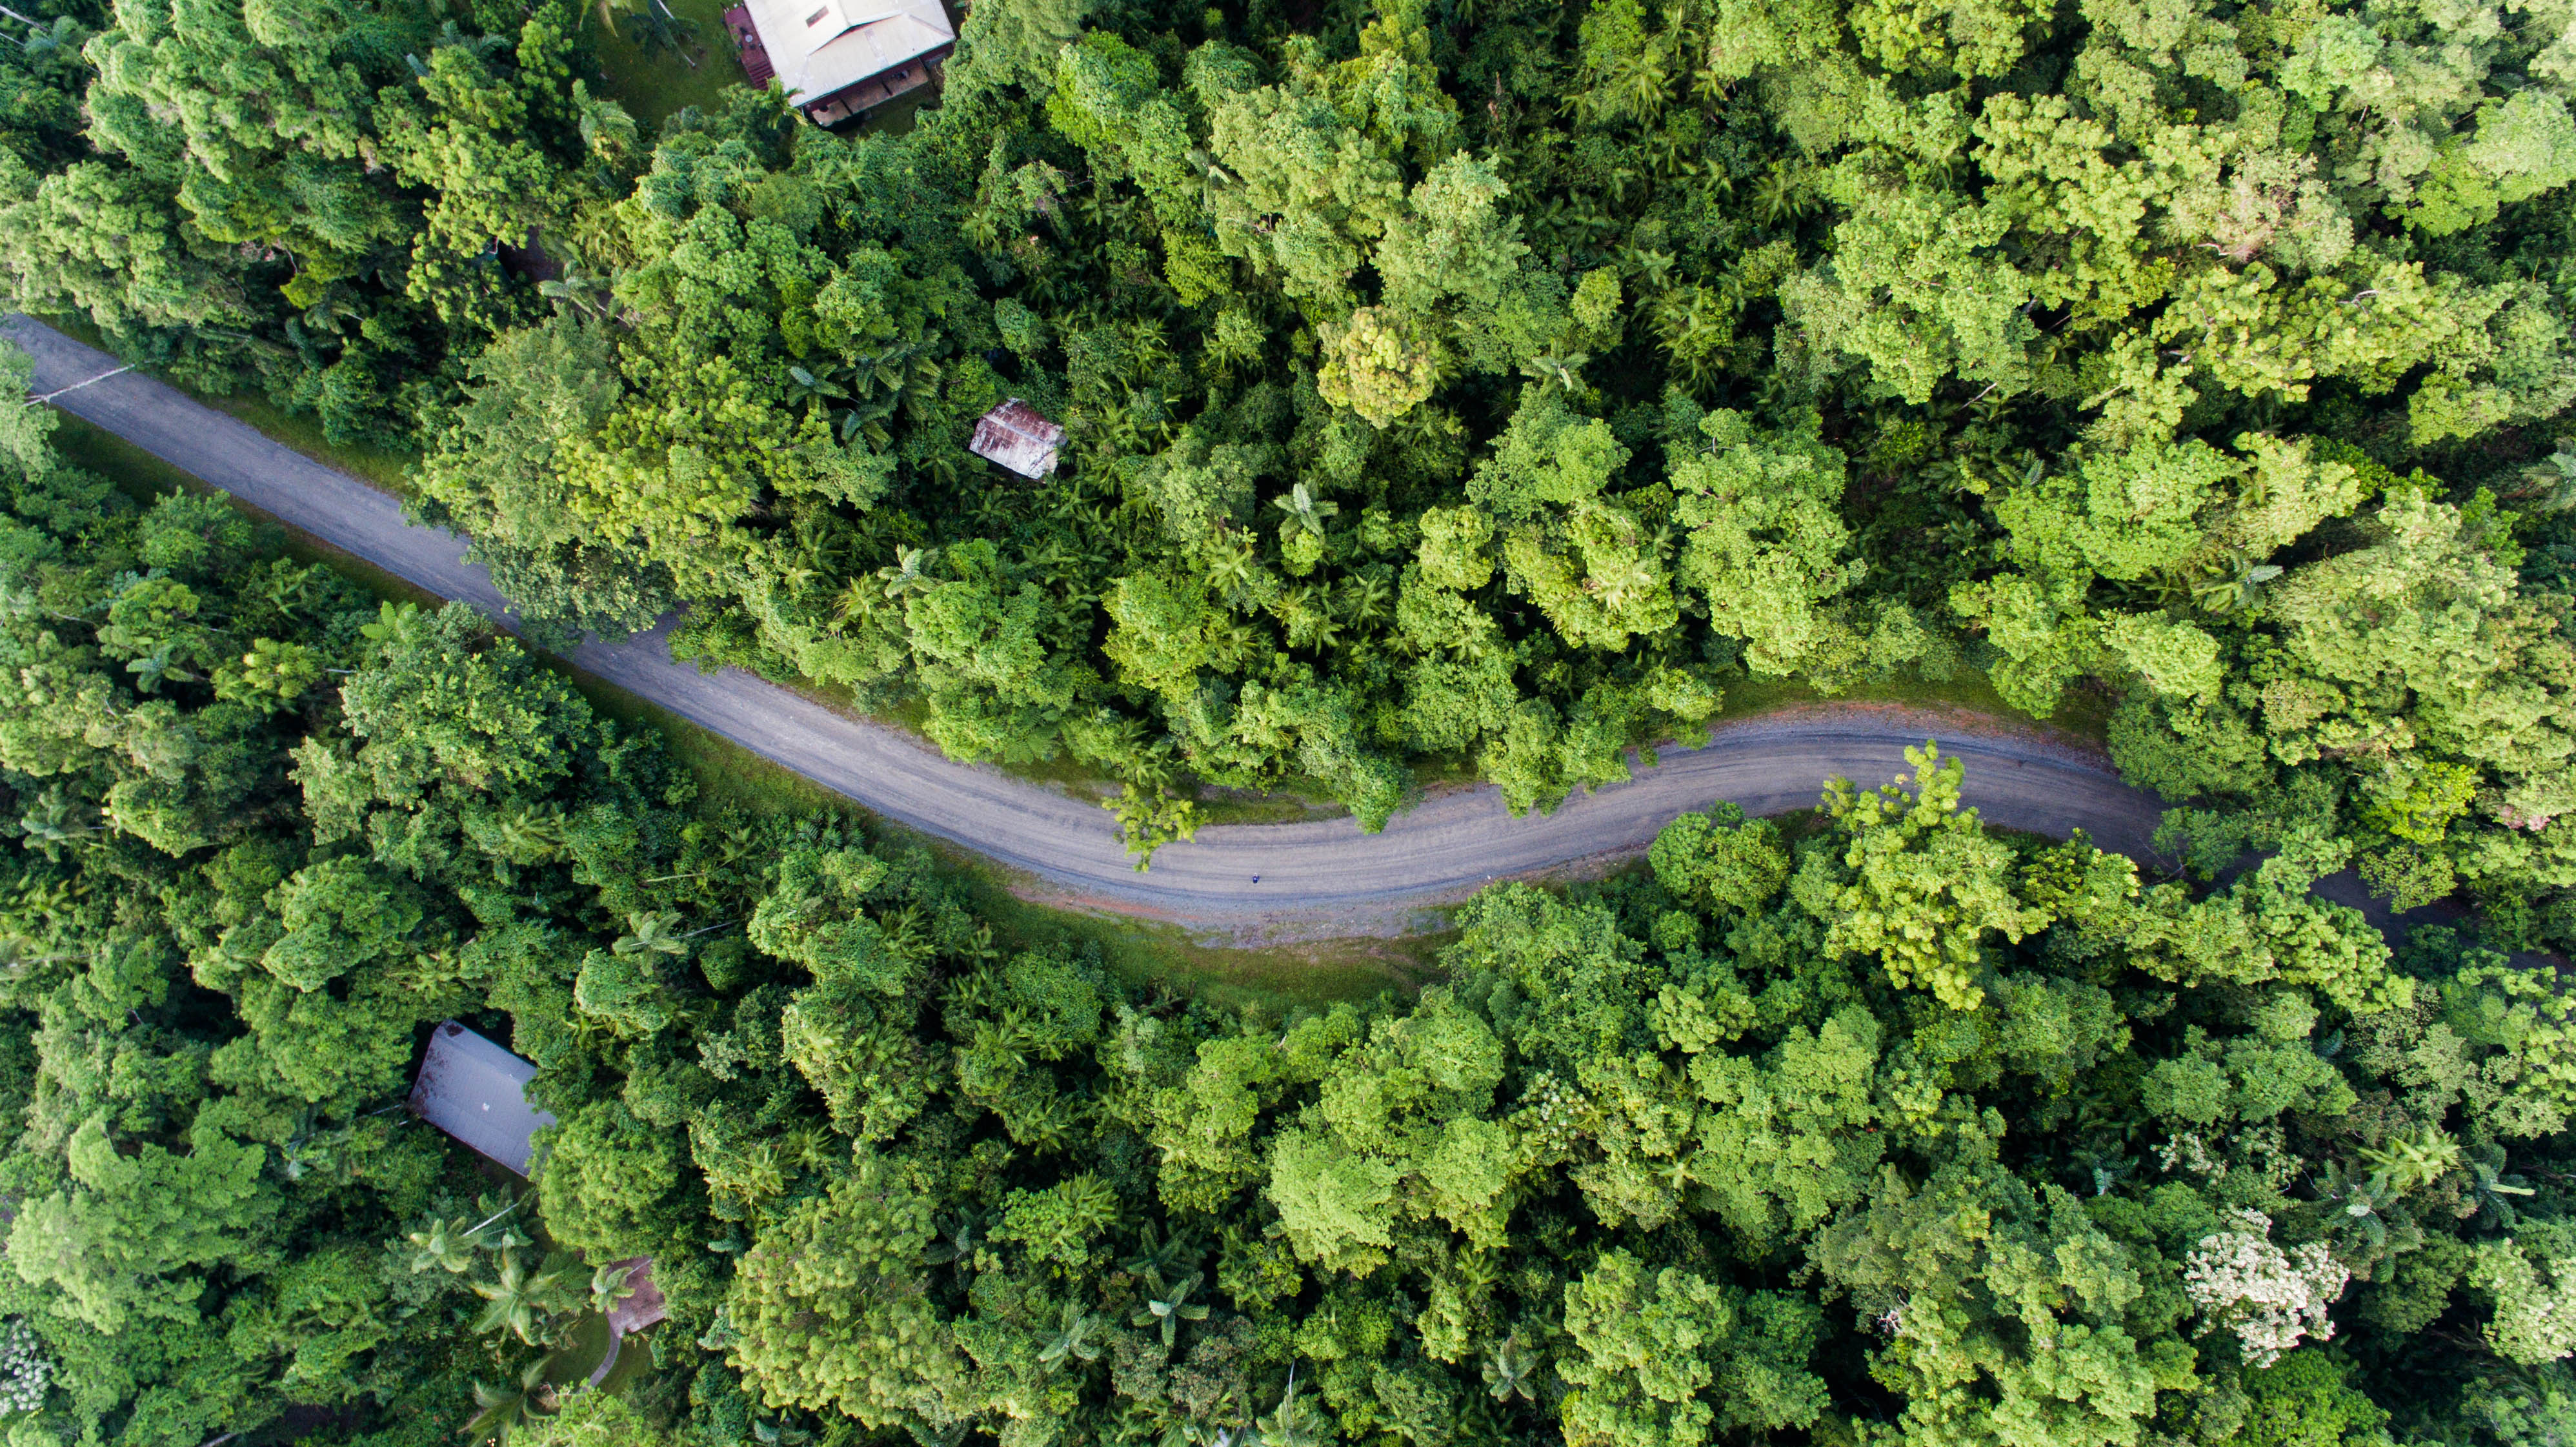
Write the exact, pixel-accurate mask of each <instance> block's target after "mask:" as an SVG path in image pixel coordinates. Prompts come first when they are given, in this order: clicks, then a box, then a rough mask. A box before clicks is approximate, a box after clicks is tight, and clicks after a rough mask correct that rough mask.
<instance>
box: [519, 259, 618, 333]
mask: <svg viewBox="0 0 2576 1447" xmlns="http://www.w3.org/2000/svg"><path fill="white" fill-rule="evenodd" d="M615 285H616V283H615V281H614V280H613V279H612V278H609V277H605V276H599V275H596V274H594V273H591V272H587V271H584V270H582V269H581V263H580V262H578V261H568V262H566V263H564V269H563V274H562V275H560V276H555V277H549V278H548V279H546V280H544V281H541V282H538V283H537V295H539V296H542V297H548V298H551V299H553V300H555V301H559V302H563V303H565V304H566V305H568V306H570V307H571V308H572V309H573V310H575V311H578V312H581V313H583V314H584V315H586V316H594V317H599V318H602V319H605V318H607V317H610V316H613V315H615V314H616V311H617V297H616V295H615V290H614V288H615Z"/></svg>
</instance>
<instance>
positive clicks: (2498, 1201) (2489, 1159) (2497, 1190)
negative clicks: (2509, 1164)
mask: <svg viewBox="0 0 2576 1447" xmlns="http://www.w3.org/2000/svg"><path fill="white" fill-rule="evenodd" d="M2469 1189H2470V1195H2471V1197H2472V1199H2474V1200H2475V1201H2476V1202H2477V1203H2478V1214H2479V1215H2480V1216H2484V1217H2491V1218H2492V1219H2493V1220H2494V1223H2495V1225H2496V1226H2498V1227H2499V1228H2505V1227H2510V1226H2512V1225H2513V1222H2514V1217H2515V1215H2516V1214H2517V1213H2516V1212H2515V1210H2514V1208H2513V1203H2512V1202H2511V1201H2508V1200H2506V1199H2505V1198H2506V1197H2507V1196H2528V1195H2531V1194H2532V1189H2531V1185H2530V1183H2529V1182H2527V1181H2525V1180H2524V1179H2523V1178H2522V1177H2520V1176H2508V1175H2506V1174H2505V1173H2504V1147H2502V1146H2500V1145H2487V1146H2483V1147H2480V1148H2478V1149H2475V1150H2472V1151H2470V1152H2469Z"/></svg>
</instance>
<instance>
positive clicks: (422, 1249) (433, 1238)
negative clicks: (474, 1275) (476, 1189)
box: [403, 1216, 474, 1276]
mask: <svg viewBox="0 0 2576 1447" xmlns="http://www.w3.org/2000/svg"><path fill="white" fill-rule="evenodd" d="M403 1239H405V1240H407V1241H409V1242H411V1244H412V1245H413V1246H415V1247H417V1248H418V1249H417V1250H415V1251H414V1252H413V1253H412V1258H411V1269H412V1270H414V1271H427V1270H429V1269H430V1268H431V1267H433V1266H434V1267H437V1268H438V1269H439V1270H441V1271H444V1272H446V1273H447V1274H448V1275H450V1276H462V1275H463V1274H465V1270H466V1268H467V1267H470V1266H472V1265H473V1264H474V1238H473V1233H471V1232H470V1231H468V1230H467V1229H466V1227H465V1218H464V1217H462V1216H459V1217H457V1218H456V1219H455V1220H453V1221H442V1220H439V1219H437V1218H436V1217H432V1218H431V1219H430V1223H429V1229H428V1230H426V1231H414V1232H412V1233H411V1234H410V1235H409V1236H407V1237H405V1238H403Z"/></svg>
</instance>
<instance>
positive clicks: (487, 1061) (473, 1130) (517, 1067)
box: [411, 1020, 555, 1176]
mask: <svg viewBox="0 0 2576 1447" xmlns="http://www.w3.org/2000/svg"><path fill="white" fill-rule="evenodd" d="M536 1075H537V1067H536V1066H534V1065H532V1064H530V1063H529V1062H527V1061H525V1060H522V1059H520V1058H519V1057H518V1056H516V1055H513V1054H511V1053H510V1052H509V1051H507V1050H504V1049H502V1048H501V1047H500V1046H498V1045H495V1044H493V1043H492V1042H491V1041H489V1040H486V1039H484V1038H483V1037H482V1036H480V1035H477V1034H475V1033H474V1032H473V1031H471V1030H468V1029H466V1028H465V1027H464V1026H462V1025H459V1024H457V1023H456V1022H455V1021H453V1020H449V1021H447V1022H445V1023H444V1024H442V1025H440V1026H439V1027H438V1028H437V1029H436V1030H434V1031H431V1032H430V1036H429V1053H428V1054H427V1055H426V1056H424V1057H422V1059H421V1062H420V1076H419V1078H418V1079H416V1080H414V1081H413V1082H412V1086H411V1109H412V1114H414V1115H417V1116H419V1117H420V1118H421V1119H422V1120H425V1121H428V1122H429V1123H430V1124H431V1125H434V1126H436V1127H438V1128H439V1129H440V1130H443V1131H445V1132H447V1133H448V1134H449V1135H452V1136H454V1137H456V1139H458V1140H459V1141H462V1142H463V1143H464V1144H466V1145H467V1146H470V1147H472V1148H473V1149H474V1150H476V1151H479V1152H481V1153H482V1154H484V1155H486V1156H489V1157H491V1158H492V1159H493V1160H496V1161H498V1162H500V1163H501V1164H502V1165H505V1166H508V1167H509V1168H510V1169H511V1170H514V1171H516V1172H518V1173H519V1174H520V1175H523V1176H524V1175H526V1174H528V1158H529V1156H530V1155H531V1154H532V1147H531V1146H530V1145H529V1141H528V1138H529V1137H530V1136H532V1135H534V1134H535V1133H536V1132H537V1130H538V1128H539V1127H541V1126H549V1125H553V1124H554V1123H555V1118H554V1116H553V1115H551V1114H549V1113H547V1112H545V1111H542V1110H539V1109H537V1108H536V1107H535V1106H533V1105H530V1104H529V1103H528V1095H527V1089H528V1082H529V1081H531V1080H534V1079H535V1078H536Z"/></svg>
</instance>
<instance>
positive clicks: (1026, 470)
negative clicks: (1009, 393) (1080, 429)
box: [966, 397, 1064, 478]
mask: <svg viewBox="0 0 2576 1447" xmlns="http://www.w3.org/2000/svg"><path fill="white" fill-rule="evenodd" d="M1063 443H1064V429H1063V428H1061V427H1058V426H1057V425H1055V424H1054V423H1052V422H1049V421H1048V420H1046V419H1045V418H1044V417H1041V416H1039V415H1038V412H1037V409H1036V408H1034V407H1031V406H1030V405H1029V404H1028V403H1026V402H1023V401H1021V400H1020V399H1019V398H1017V397H1013V398H1012V399H1011V400H1009V401H1007V402H1005V403H1003V404H1002V405H1001V406H999V407H996V408H994V409H993V410H992V411H990V412H987V413H985V414H984V417H983V420H982V421H979V422H977V423H976V424H975V440H974V441H972V442H969V443H967V444H966V446H967V447H968V449H969V450H971V451H972V452H973V453H974V454H975V455H976V456H977V457H981V458H984V459H985V460H987V461H990V462H997V463H1000V464H1001V465H1002V466H1004V467H1007V468H1009V469H1010V470H1011V471H1013V472H1016V473H1018V474H1019V475H1020V476H1022V477H1030V478H1036V477H1044V476H1046V475H1047V474H1048V473H1051V472H1053V471H1055V460H1056V459H1055V450H1056V448H1058V447H1060V446H1062V445H1063Z"/></svg>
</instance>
